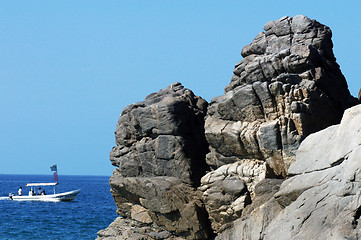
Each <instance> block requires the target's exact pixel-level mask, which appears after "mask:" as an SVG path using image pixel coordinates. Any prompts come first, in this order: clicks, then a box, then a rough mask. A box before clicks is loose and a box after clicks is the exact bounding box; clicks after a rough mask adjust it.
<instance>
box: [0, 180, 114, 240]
mask: <svg viewBox="0 0 361 240" xmlns="http://www.w3.org/2000/svg"><path fill="white" fill-rule="evenodd" d="M52 177H53V176H52V175H2V174H0V239H1V240H7V239H32V240H33V239H78V240H83V239H84V240H85V239H96V238H97V232H98V231H99V230H101V229H104V228H106V227H108V226H109V224H110V223H111V222H113V221H114V219H115V218H116V217H117V215H116V213H115V212H116V206H115V203H114V200H113V198H112V196H111V194H110V186H109V184H108V181H109V176H66V175H64V176H62V175H61V176H59V185H57V192H59V193H60V192H67V191H72V190H76V189H81V192H80V193H79V195H78V196H77V198H76V199H75V200H74V201H70V202H38V201H12V200H10V199H9V198H8V195H9V193H16V194H17V191H18V189H19V187H20V186H22V188H23V194H25V195H28V192H29V188H28V187H24V186H25V184H26V183H31V182H34V183H35V182H53V179H52ZM43 189H45V190H46V192H47V194H50V193H52V192H53V187H52V186H50V187H44V188H43Z"/></svg>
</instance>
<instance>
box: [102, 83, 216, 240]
mask: <svg viewBox="0 0 361 240" xmlns="http://www.w3.org/2000/svg"><path fill="white" fill-rule="evenodd" d="M207 104H208V103H207V102H206V101H205V100H203V99H202V98H200V97H196V96H195V95H194V94H193V92H192V91H190V90H189V89H185V88H184V87H183V86H182V85H181V84H180V83H174V84H172V85H171V86H169V87H167V88H165V89H162V90H160V91H159V92H157V93H153V94H151V95H149V96H148V97H146V99H145V100H144V101H143V102H139V103H136V104H132V105H130V106H128V107H127V108H125V109H124V110H123V112H122V114H121V116H120V118H119V121H118V124H117V129H116V131H115V138H116V147H114V148H113V150H112V151H111V153H110V160H111V162H112V164H113V165H114V166H116V167H117V169H116V170H115V171H114V174H113V176H112V177H111V178H110V186H111V187H112V190H111V191H112V195H113V197H114V200H115V203H116V205H117V209H118V210H117V213H118V214H119V215H121V216H123V217H125V218H127V220H126V221H120V220H118V222H119V223H122V224H123V223H124V224H125V223H126V224H129V223H132V224H133V225H136V226H138V225H137V223H142V225H141V226H142V227H144V226H146V228H147V231H144V232H139V231H138V232H134V234H135V233H136V234H135V235H134V236H132V237H130V239H132V238H137V236H138V235H139V236H141V238H145V239H147V238H148V237H150V236H153V235H154V234H155V235H157V232H163V231H166V232H167V233H169V234H168V235H167V234H165V236H169V235H170V236H171V235H175V236H180V237H184V238H188V239H206V238H209V237H210V235H211V234H212V232H211V230H210V225H209V220H208V215H207V212H206V210H205V207H204V205H203V203H202V202H201V200H200V199H201V193H200V192H199V191H197V190H196V187H197V186H199V184H200V178H201V177H202V176H203V175H204V174H205V172H206V170H207V164H206V163H205V156H206V154H207V152H208V143H207V142H206V140H205V136H204V117H205V114H206V109H207ZM132 220H133V221H132ZM121 229H127V227H126V226H124V227H121ZM139 229H141V227H140V226H139ZM152 229H153V230H152ZM154 229H158V230H154ZM110 232H112V231H110ZM113 232H114V231H113ZM108 233H109V231H108ZM131 233H132V232H131ZM170 233H172V234H170ZM152 234H153V235H152ZM100 235H101V236H103V238H105V237H106V236H107V235H106V233H105V232H102V233H100Z"/></svg>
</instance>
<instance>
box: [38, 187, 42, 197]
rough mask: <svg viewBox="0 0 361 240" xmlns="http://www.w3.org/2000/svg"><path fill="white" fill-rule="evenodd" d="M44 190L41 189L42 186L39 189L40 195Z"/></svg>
mask: <svg viewBox="0 0 361 240" xmlns="http://www.w3.org/2000/svg"><path fill="white" fill-rule="evenodd" d="M42 192H43V191H42V190H41V187H39V190H38V195H41V193H42Z"/></svg>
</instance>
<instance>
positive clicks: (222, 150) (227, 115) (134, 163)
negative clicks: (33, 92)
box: [98, 16, 361, 240]
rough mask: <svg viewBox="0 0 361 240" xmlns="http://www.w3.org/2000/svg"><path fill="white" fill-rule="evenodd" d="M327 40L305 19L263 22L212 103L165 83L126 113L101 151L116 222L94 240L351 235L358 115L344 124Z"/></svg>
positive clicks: (345, 94) (342, 83)
mask: <svg viewBox="0 0 361 240" xmlns="http://www.w3.org/2000/svg"><path fill="white" fill-rule="evenodd" d="M331 36H332V33H331V30H330V29H329V28H328V27H327V26H324V25H322V24H320V23H319V22H317V21H315V20H311V19H309V18H307V17H304V16H295V17H293V18H291V17H283V18H281V19H279V20H276V21H271V22H269V23H267V24H266V25H265V26H264V31H263V32H261V33H259V34H258V35H257V36H256V38H255V39H254V40H253V42H252V43H251V44H249V45H247V46H245V47H244V48H243V50H242V53H241V54H242V56H243V57H244V59H243V60H242V61H241V62H240V63H238V64H236V66H235V69H234V71H233V73H234V75H233V77H232V79H231V82H230V84H229V85H227V86H226V88H225V94H224V95H222V96H219V97H215V98H213V99H212V101H211V102H210V104H208V103H207V102H206V101H205V100H203V99H202V98H201V97H197V96H195V95H194V94H193V92H192V91H190V90H189V89H185V88H184V87H183V86H182V85H181V84H180V83H174V84H172V85H171V86H169V87H167V88H165V89H162V90H160V91H159V92H157V93H152V94H151V95H149V96H148V97H146V99H145V100H144V101H142V102H139V103H135V104H132V105H130V106H128V107H126V108H125V109H124V110H123V112H122V114H121V116H120V118H119V121H118V124H117V128H116V131H115V137H116V146H115V147H114V148H113V149H112V151H111V153H110V160H111V162H112V164H113V165H114V166H115V167H117V168H116V169H115V170H114V173H113V176H112V177H111V178H110V186H111V192H112V195H113V197H114V200H115V203H116V205H117V213H118V214H119V215H121V216H122V217H119V218H117V219H116V221H115V222H114V223H112V224H111V225H110V226H109V227H108V228H107V229H105V230H102V231H100V232H99V233H98V236H99V239H109V240H110V239H212V238H214V237H216V239H276V238H277V239H311V238H314V237H315V236H317V238H318V239H322V238H325V237H324V236H327V237H326V238H331V236H336V238H334V239H339V238H337V237H346V236H356V235H354V234H359V232H358V230H357V229H359V225H358V219H359V217H360V215H361V210H360V209H361V207H360V206H361V204H359V203H358V197H359V193H358V191H357V190H356V189H357V188H358V187H359V185H358V184H359V183H358V182H359V179H358V178H359V176H358V175H359V171H360V170H359V168H358V165H360V163H358V161H361V160H360V157H358V155H357V154H359V153H360V151H361V150H360V145H361V141H360V136H361V135H360V132H361V129H360V127H359V126H358V125H357V123H359V122H360V116H361V108H360V107H359V106H358V107H354V108H352V109H349V110H347V111H346V114H345V116H344V117H343V118H342V116H343V114H344V111H345V110H346V109H348V108H350V107H352V106H354V105H356V104H358V103H359V101H358V100H357V99H356V98H354V97H352V96H351V95H350V93H349V90H348V88H347V83H346V80H345V78H344V76H343V74H342V73H341V71H340V68H339V65H338V64H337V63H336V59H335V57H334V55H333V50H332V47H333V44H332V41H331ZM341 118H342V122H341V124H340V125H335V124H339V123H340V121H341ZM332 125H333V126H332ZM330 126H331V127H330ZM360 126H361V125H360ZM323 129H325V130H323ZM305 139H306V140H305ZM296 153H297V154H296ZM360 172H361V171H360ZM284 179H287V180H284ZM313 196H315V197H313ZM330 211H332V213H329V212H330ZM340 221H343V223H340ZM337 224H339V226H338V225H337ZM342 224H343V225H342ZM280 226H281V228H280V229H281V230H278V229H279V227H280ZM330 226H333V227H332V229H330V228H331V227H330ZM343 227H344V228H343ZM314 231H318V232H317V234H316V233H315V234H313V232H314ZM216 235H217V236H216ZM351 239H353V238H351Z"/></svg>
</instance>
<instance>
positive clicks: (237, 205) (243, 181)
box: [199, 159, 266, 232]
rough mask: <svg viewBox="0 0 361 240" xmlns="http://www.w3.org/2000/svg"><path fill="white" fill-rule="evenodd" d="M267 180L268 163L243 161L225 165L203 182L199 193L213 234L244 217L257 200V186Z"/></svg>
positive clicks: (250, 160) (210, 173)
mask: <svg viewBox="0 0 361 240" xmlns="http://www.w3.org/2000/svg"><path fill="white" fill-rule="evenodd" d="M265 177H266V164H265V162H262V161H257V160H252V159H243V160H242V161H239V162H236V163H232V164H227V165H223V166H222V167H220V168H218V169H216V170H215V171H211V172H209V173H207V174H206V175H205V176H204V177H203V178H202V179H201V186H200V187H199V190H201V191H202V192H203V196H202V200H203V201H204V203H205V206H206V209H207V211H208V214H209V218H210V220H211V222H212V228H213V230H214V231H216V232H218V231H219V230H220V229H221V228H222V225H224V224H226V223H229V222H231V221H233V220H235V219H237V218H239V217H240V216H241V214H242V212H243V210H244V208H245V207H246V206H248V205H249V204H250V203H251V199H252V198H254V195H255V188H256V186H257V184H258V183H259V182H261V181H262V180H263V179H265Z"/></svg>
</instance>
